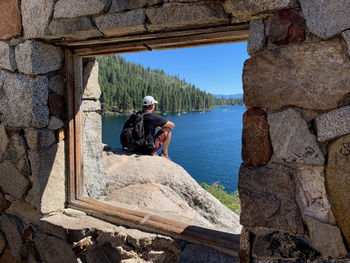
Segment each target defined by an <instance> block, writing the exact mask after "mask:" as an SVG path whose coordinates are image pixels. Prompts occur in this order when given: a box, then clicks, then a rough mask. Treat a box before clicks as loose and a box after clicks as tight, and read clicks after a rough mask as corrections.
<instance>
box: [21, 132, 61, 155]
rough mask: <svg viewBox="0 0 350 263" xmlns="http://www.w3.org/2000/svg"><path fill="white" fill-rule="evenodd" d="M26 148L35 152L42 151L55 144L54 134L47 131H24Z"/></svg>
mask: <svg viewBox="0 0 350 263" xmlns="http://www.w3.org/2000/svg"><path fill="white" fill-rule="evenodd" d="M25 137H26V140H27V143H28V147H29V148H30V149H32V150H35V151H42V150H44V149H46V148H48V147H50V146H51V145H53V144H54V143H55V142H56V138H55V135H54V133H53V132H52V131H51V130H49V129H34V128H29V129H25Z"/></svg>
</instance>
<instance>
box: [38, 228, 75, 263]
mask: <svg viewBox="0 0 350 263" xmlns="http://www.w3.org/2000/svg"><path fill="white" fill-rule="evenodd" d="M34 244H35V247H36V248H37V250H38V252H39V255H40V258H41V260H43V261H45V262H51V263H62V262H66V263H76V262H77V259H76V257H75V254H74V252H73V250H72V247H71V246H70V245H69V244H68V243H67V242H65V241H63V240H61V239H58V238H57V237H54V236H49V235H46V234H44V233H41V232H39V233H37V234H36V235H35V237H34Z"/></svg>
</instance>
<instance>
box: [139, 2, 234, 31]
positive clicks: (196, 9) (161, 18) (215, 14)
mask: <svg viewBox="0 0 350 263" xmlns="http://www.w3.org/2000/svg"><path fill="white" fill-rule="evenodd" d="M146 15H147V17H148V19H149V22H150V23H149V24H147V29H148V30H149V31H159V30H169V29H176V28H185V27H191V28H193V27H196V26H205V25H211V24H215V25H218V24H225V23H229V18H228V16H227V15H226V14H225V12H224V10H223V8H222V6H221V5H217V4H213V5H204V4H197V5H194V4H188V5H178V4H165V5H163V6H162V7H161V8H151V9H147V10H146Z"/></svg>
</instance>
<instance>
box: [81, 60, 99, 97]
mask: <svg viewBox="0 0 350 263" xmlns="http://www.w3.org/2000/svg"><path fill="white" fill-rule="evenodd" d="M83 81H84V82H83V83H84V93H83V99H93V100H98V99H99V98H100V96H101V88H100V84H99V83H98V62H97V61H95V60H93V61H89V62H88V63H87V64H86V65H84V72H83Z"/></svg>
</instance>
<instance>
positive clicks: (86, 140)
mask: <svg viewBox="0 0 350 263" xmlns="http://www.w3.org/2000/svg"><path fill="white" fill-rule="evenodd" d="M102 147H103V145H102V117H101V115H100V114H98V113H95V112H90V113H87V114H85V117H84V127H83V162H84V166H83V174H84V183H85V187H86V188H85V191H86V192H87V194H88V195H89V196H90V197H91V198H95V199H96V198H99V197H100V196H101V194H102V193H103V192H104V190H105V187H106V177H105V174H104V169H103V163H102V149H103V148H102Z"/></svg>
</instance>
